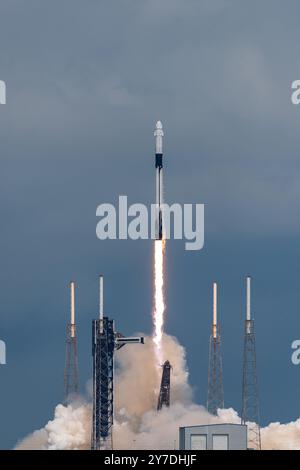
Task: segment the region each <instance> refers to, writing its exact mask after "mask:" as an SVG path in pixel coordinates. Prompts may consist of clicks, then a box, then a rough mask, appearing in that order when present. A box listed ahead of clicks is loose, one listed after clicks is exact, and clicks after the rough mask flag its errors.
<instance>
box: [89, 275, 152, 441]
mask: <svg viewBox="0 0 300 470" xmlns="http://www.w3.org/2000/svg"><path fill="white" fill-rule="evenodd" d="M99 288H100V302H99V318H98V319H97V320H93V424H92V442H91V448H92V450H110V449H112V448H113V439H112V428H113V420H114V353H115V351H116V350H117V349H120V348H122V347H123V346H124V345H125V344H129V343H144V338H142V337H130V338H126V337H124V336H123V335H121V334H120V333H118V332H117V331H116V330H115V324H114V320H111V319H110V318H108V317H106V316H104V314H103V276H100V279H99Z"/></svg>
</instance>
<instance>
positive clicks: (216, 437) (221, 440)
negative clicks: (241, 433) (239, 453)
mask: <svg viewBox="0 0 300 470" xmlns="http://www.w3.org/2000/svg"><path fill="white" fill-rule="evenodd" d="M212 445H213V450H228V449H229V436H228V434H213V437H212Z"/></svg>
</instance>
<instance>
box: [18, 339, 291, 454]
mask: <svg viewBox="0 0 300 470" xmlns="http://www.w3.org/2000/svg"><path fill="white" fill-rule="evenodd" d="M162 354H163V358H162V359H163V361H165V360H166V359H168V360H169V361H170V363H171V364H172V367H173V369H172V375H171V384H172V385H171V406H170V408H163V409H162V410H161V411H160V412H159V413H158V412H157V411H156V405H157V397H158V391H159V383H160V377H161V369H160V367H158V365H157V363H156V355H155V348H154V344H153V341H152V338H146V340H145V345H144V346H143V347H141V346H140V345H130V347H128V348H122V350H121V351H120V352H117V354H116V375H115V402H114V404H115V423H114V429H113V445H114V449H153V450H155V449H165V450H166V449H174V448H175V447H176V448H178V429H179V427H180V426H190V425H198V424H213V423H240V418H239V416H238V414H237V412H236V411H234V410H233V409H232V408H229V409H224V410H219V414H218V416H212V415H210V414H209V413H208V411H207V410H206V409H205V408H204V407H203V406H200V405H197V404H195V403H193V399H192V398H193V394H192V390H191V387H190V386H189V384H188V370H187V366H186V358H185V350H184V348H183V347H182V346H181V345H180V344H179V343H178V341H177V340H176V338H174V337H172V336H169V335H164V336H163V347H162ZM205 385H206V384H205ZM91 416H92V409H91V404H90V403H83V402H81V403H80V402H78V403H72V404H70V405H68V406H63V405H57V407H56V408H55V413H54V419H53V420H51V421H49V422H48V424H46V426H45V427H44V428H42V429H40V430H38V431H35V432H33V433H32V434H30V435H29V436H27V437H26V438H25V439H23V440H22V441H21V442H19V443H18V444H17V445H16V449H42V450H46V449H48V450H63V449H65V450H69V449H78V450H81V449H89V448H90V444H91ZM261 436H262V448H263V449H300V419H298V420H297V421H295V422H291V423H289V424H280V423H271V424H270V425H269V426H268V427H266V428H263V429H262V430H261Z"/></svg>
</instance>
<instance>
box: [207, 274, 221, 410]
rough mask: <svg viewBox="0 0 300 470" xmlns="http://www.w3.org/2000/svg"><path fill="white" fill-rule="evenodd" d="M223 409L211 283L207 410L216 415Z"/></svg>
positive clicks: (214, 293) (215, 309) (219, 357)
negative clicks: (211, 312) (211, 318)
mask: <svg viewBox="0 0 300 470" xmlns="http://www.w3.org/2000/svg"><path fill="white" fill-rule="evenodd" d="M218 408H224V389H223V373H222V356H221V336H220V330H219V328H218V325H217V284H216V282H214V283H213V322H212V332H211V335H210V339H209V360H208V389H207V410H208V411H209V413H211V414H213V415H217V410H218Z"/></svg>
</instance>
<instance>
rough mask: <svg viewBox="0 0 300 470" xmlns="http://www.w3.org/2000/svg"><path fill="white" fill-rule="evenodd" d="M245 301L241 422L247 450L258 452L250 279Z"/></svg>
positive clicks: (257, 401) (256, 385) (257, 408)
mask: <svg viewBox="0 0 300 470" xmlns="http://www.w3.org/2000/svg"><path fill="white" fill-rule="evenodd" d="M246 289H247V301H246V321H245V337H244V365H243V388H242V413H241V422H242V424H246V425H247V427H248V448H249V449H255V450H260V449H261V437H260V417H259V397H258V383H257V371H256V351H255V334H254V320H253V319H252V315H251V277H249V276H248V277H247V278H246Z"/></svg>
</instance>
